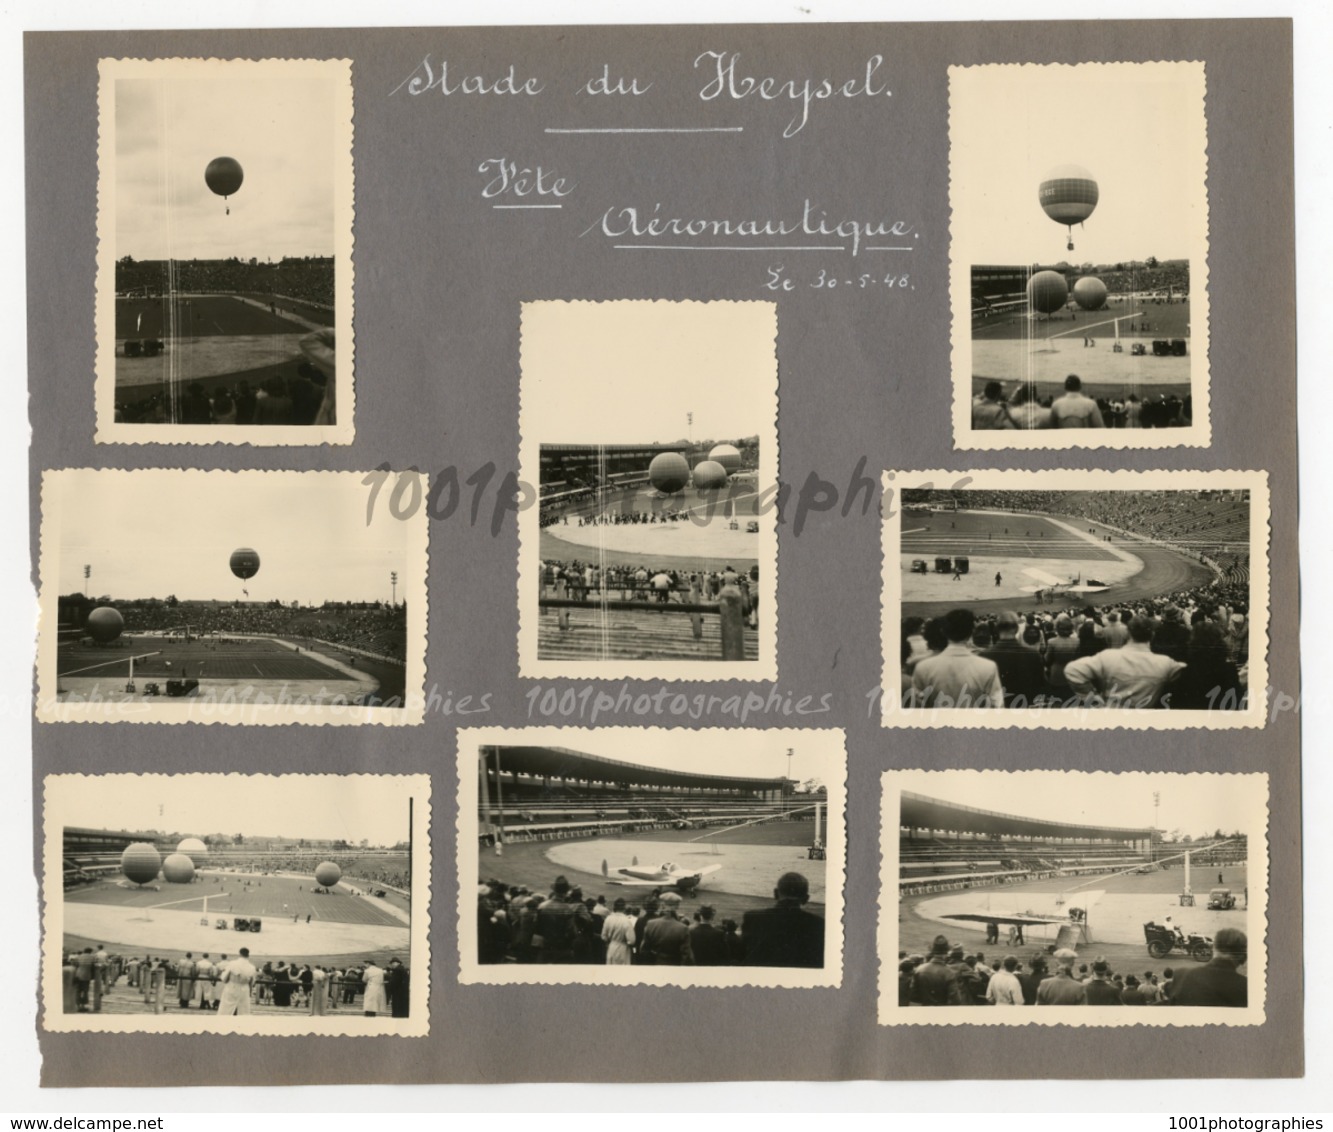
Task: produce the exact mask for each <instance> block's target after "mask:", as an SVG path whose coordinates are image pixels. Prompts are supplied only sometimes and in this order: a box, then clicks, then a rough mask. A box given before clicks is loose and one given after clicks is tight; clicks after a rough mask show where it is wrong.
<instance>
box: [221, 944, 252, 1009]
mask: <svg viewBox="0 0 1333 1132" xmlns="http://www.w3.org/2000/svg"><path fill="white" fill-rule="evenodd" d="M258 973H259V972H257V971H256V970H255V965H254V964H253V963H251V962H250V949H249V948H248V947H242V948H241V953H240V955H238V956H237V957H236V958H235V959H233V960H232V961H231V962H230V963H226V964H224V965H223V967H222V979H221V982H222V996H221V999H220V1000H219V1003H218V1013H219V1014H249V1013H250V988H251V987H253V986H254V984H255V976H256V975H257V974H258Z"/></svg>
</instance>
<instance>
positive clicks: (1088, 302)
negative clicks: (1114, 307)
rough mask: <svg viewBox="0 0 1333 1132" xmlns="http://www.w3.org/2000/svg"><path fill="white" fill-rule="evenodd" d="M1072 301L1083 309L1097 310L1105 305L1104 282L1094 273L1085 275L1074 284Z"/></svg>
mask: <svg viewBox="0 0 1333 1132" xmlns="http://www.w3.org/2000/svg"><path fill="white" fill-rule="evenodd" d="M1074 302H1076V303H1078V305H1079V306H1081V307H1082V308H1083V309H1084V310H1085V311H1099V310H1101V309H1102V307H1104V306H1106V284H1105V283H1103V282H1102V281H1101V280H1100V279H1098V278H1097V277H1096V276H1095V275H1085V276H1083V278H1082V279H1080V280H1078V282H1076V283H1075V284H1074Z"/></svg>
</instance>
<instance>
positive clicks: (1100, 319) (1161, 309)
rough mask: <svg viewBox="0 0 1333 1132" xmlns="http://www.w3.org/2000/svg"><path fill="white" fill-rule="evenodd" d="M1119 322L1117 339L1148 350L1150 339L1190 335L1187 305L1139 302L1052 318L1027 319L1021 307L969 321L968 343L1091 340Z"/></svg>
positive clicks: (1063, 313)
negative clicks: (1141, 327) (1144, 327)
mask: <svg viewBox="0 0 1333 1132" xmlns="http://www.w3.org/2000/svg"><path fill="white" fill-rule="evenodd" d="M1117 320H1119V321H1120V337H1121V338H1122V339H1124V340H1126V341H1129V342H1140V341H1142V342H1147V343H1149V349H1151V348H1152V346H1151V343H1152V340H1153V339H1154V338H1188V337H1189V336H1190V304H1189V303H1188V302H1184V303H1172V304H1170V305H1169V306H1168V305H1166V304H1157V303H1154V302H1152V301H1151V300H1149V301H1146V302H1145V301H1140V302H1138V303H1136V304H1130V303H1129V301H1128V299H1127V300H1126V301H1125V302H1123V303H1112V304H1111V305H1110V306H1108V307H1107V308H1105V309H1104V310H1099V311H1085V310H1081V309H1080V310H1076V311H1068V310H1062V311H1057V312H1056V313H1055V314H1054V315H1051V316H1046V315H1041V316H1039V317H1038V318H1035V319H1029V318H1028V317H1027V315H1026V313H1025V312H1024V311H1023V310H1022V308H1016V309H1015V310H1013V311H1010V312H1009V313H1007V314H998V315H992V316H991V317H990V318H987V319H984V320H973V323H972V340H973V341H974V342H976V341H987V340H990V341H994V340H997V339H998V340H1008V339H1023V338H1029V337H1031V338H1062V337H1069V336H1071V335H1072V336H1073V338H1074V339H1075V342H1078V341H1081V340H1082V338H1083V336H1084V335H1089V336H1091V337H1094V338H1107V339H1111V338H1114V337H1115V332H1116V326H1115V324H1116V321H1117ZM1145 321H1146V322H1147V323H1148V327H1149V329H1147V330H1135V331H1133V332H1131V331H1130V330H1129V323H1130V322H1133V323H1134V324H1135V325H1142V323H1143V322H1145Z"/></svg>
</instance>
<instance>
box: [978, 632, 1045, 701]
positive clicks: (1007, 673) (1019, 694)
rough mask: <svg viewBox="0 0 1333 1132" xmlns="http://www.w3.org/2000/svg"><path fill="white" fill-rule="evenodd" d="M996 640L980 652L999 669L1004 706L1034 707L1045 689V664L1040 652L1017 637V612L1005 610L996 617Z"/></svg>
mask: <svg viewBox="0 0 1333 1132" xmlns="http://www.w3.org/2000/svg"><path fill="white" fill-rule="evenodd" d="M995 634H996V638H997V639H996V641H995V643H994V644H993V645H991V647H990V648H988V649H987V650H986V651H985V652H983V653H982V654H981V655H982V656H983V657H985V658H986V659H987V660H993V661H994V662H995V666H996V668H998V669H999V670H1000V684H1001V685H1002V686H1003V687H1004V706H1005V707H1011V708H1013V707H1016V708H1024V707H1031V706H1032V705H1033V702H1034V701H1035V700H1036V699H1037V697H1038V696H1040V695H1042V694H1043V693H1044V692H1045V691H1046V666H1045V665H1044V664H1043V663H1042V659H1041V654H1039V653H1038V652H1036V651H1035V650H1034V649H1030V648H1026V647H1024V645H1023V644H1022V643H1020V641H1019V639H1018V614H1017V613H1012V612H1010V611H1009V610H1005V611H1004V612H1003V613H1001V614H1000V615H999V616H998V617H996V618H995Z"/></svg>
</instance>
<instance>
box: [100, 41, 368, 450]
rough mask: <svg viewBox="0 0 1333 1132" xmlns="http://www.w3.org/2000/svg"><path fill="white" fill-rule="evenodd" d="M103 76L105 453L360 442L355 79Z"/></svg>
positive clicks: (211, 63)
mask: <svg viewBox="0 0 1333 1132" xmlns="http://www.w3.org/2000/svg"><path fill="white" fill-rule="evenodd" d="M100 77H101V93H100V110H101V114H100V126H101V137H100V152H99V157H100V161H99V194H100V197H99V211H98V223H99V236H100V245H99V253H98V299H97V304H98V305H97V408H98V426H99V427H98V435H97V439H98V440H104V441H127V442H140V443H142V442H156V443H184V442H190V443H206V444H212V443H226V444H239V443H249V444H323V443H334V444H338V443H341V444H346V443H350V441H351V439H352V411H353V396H352V335H351V328H352V317H351V315H352V312H351V302H352V261H351V243H352V196H351V192H352V155H351V119H352V86H351V64H350V63H349V62H348V61H346V60H306V59H264V60H247V59H152V60H143V59H103V60H102V61H101V66H100ZM340 346H341V350H339V347H340Z"/></svg>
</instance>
